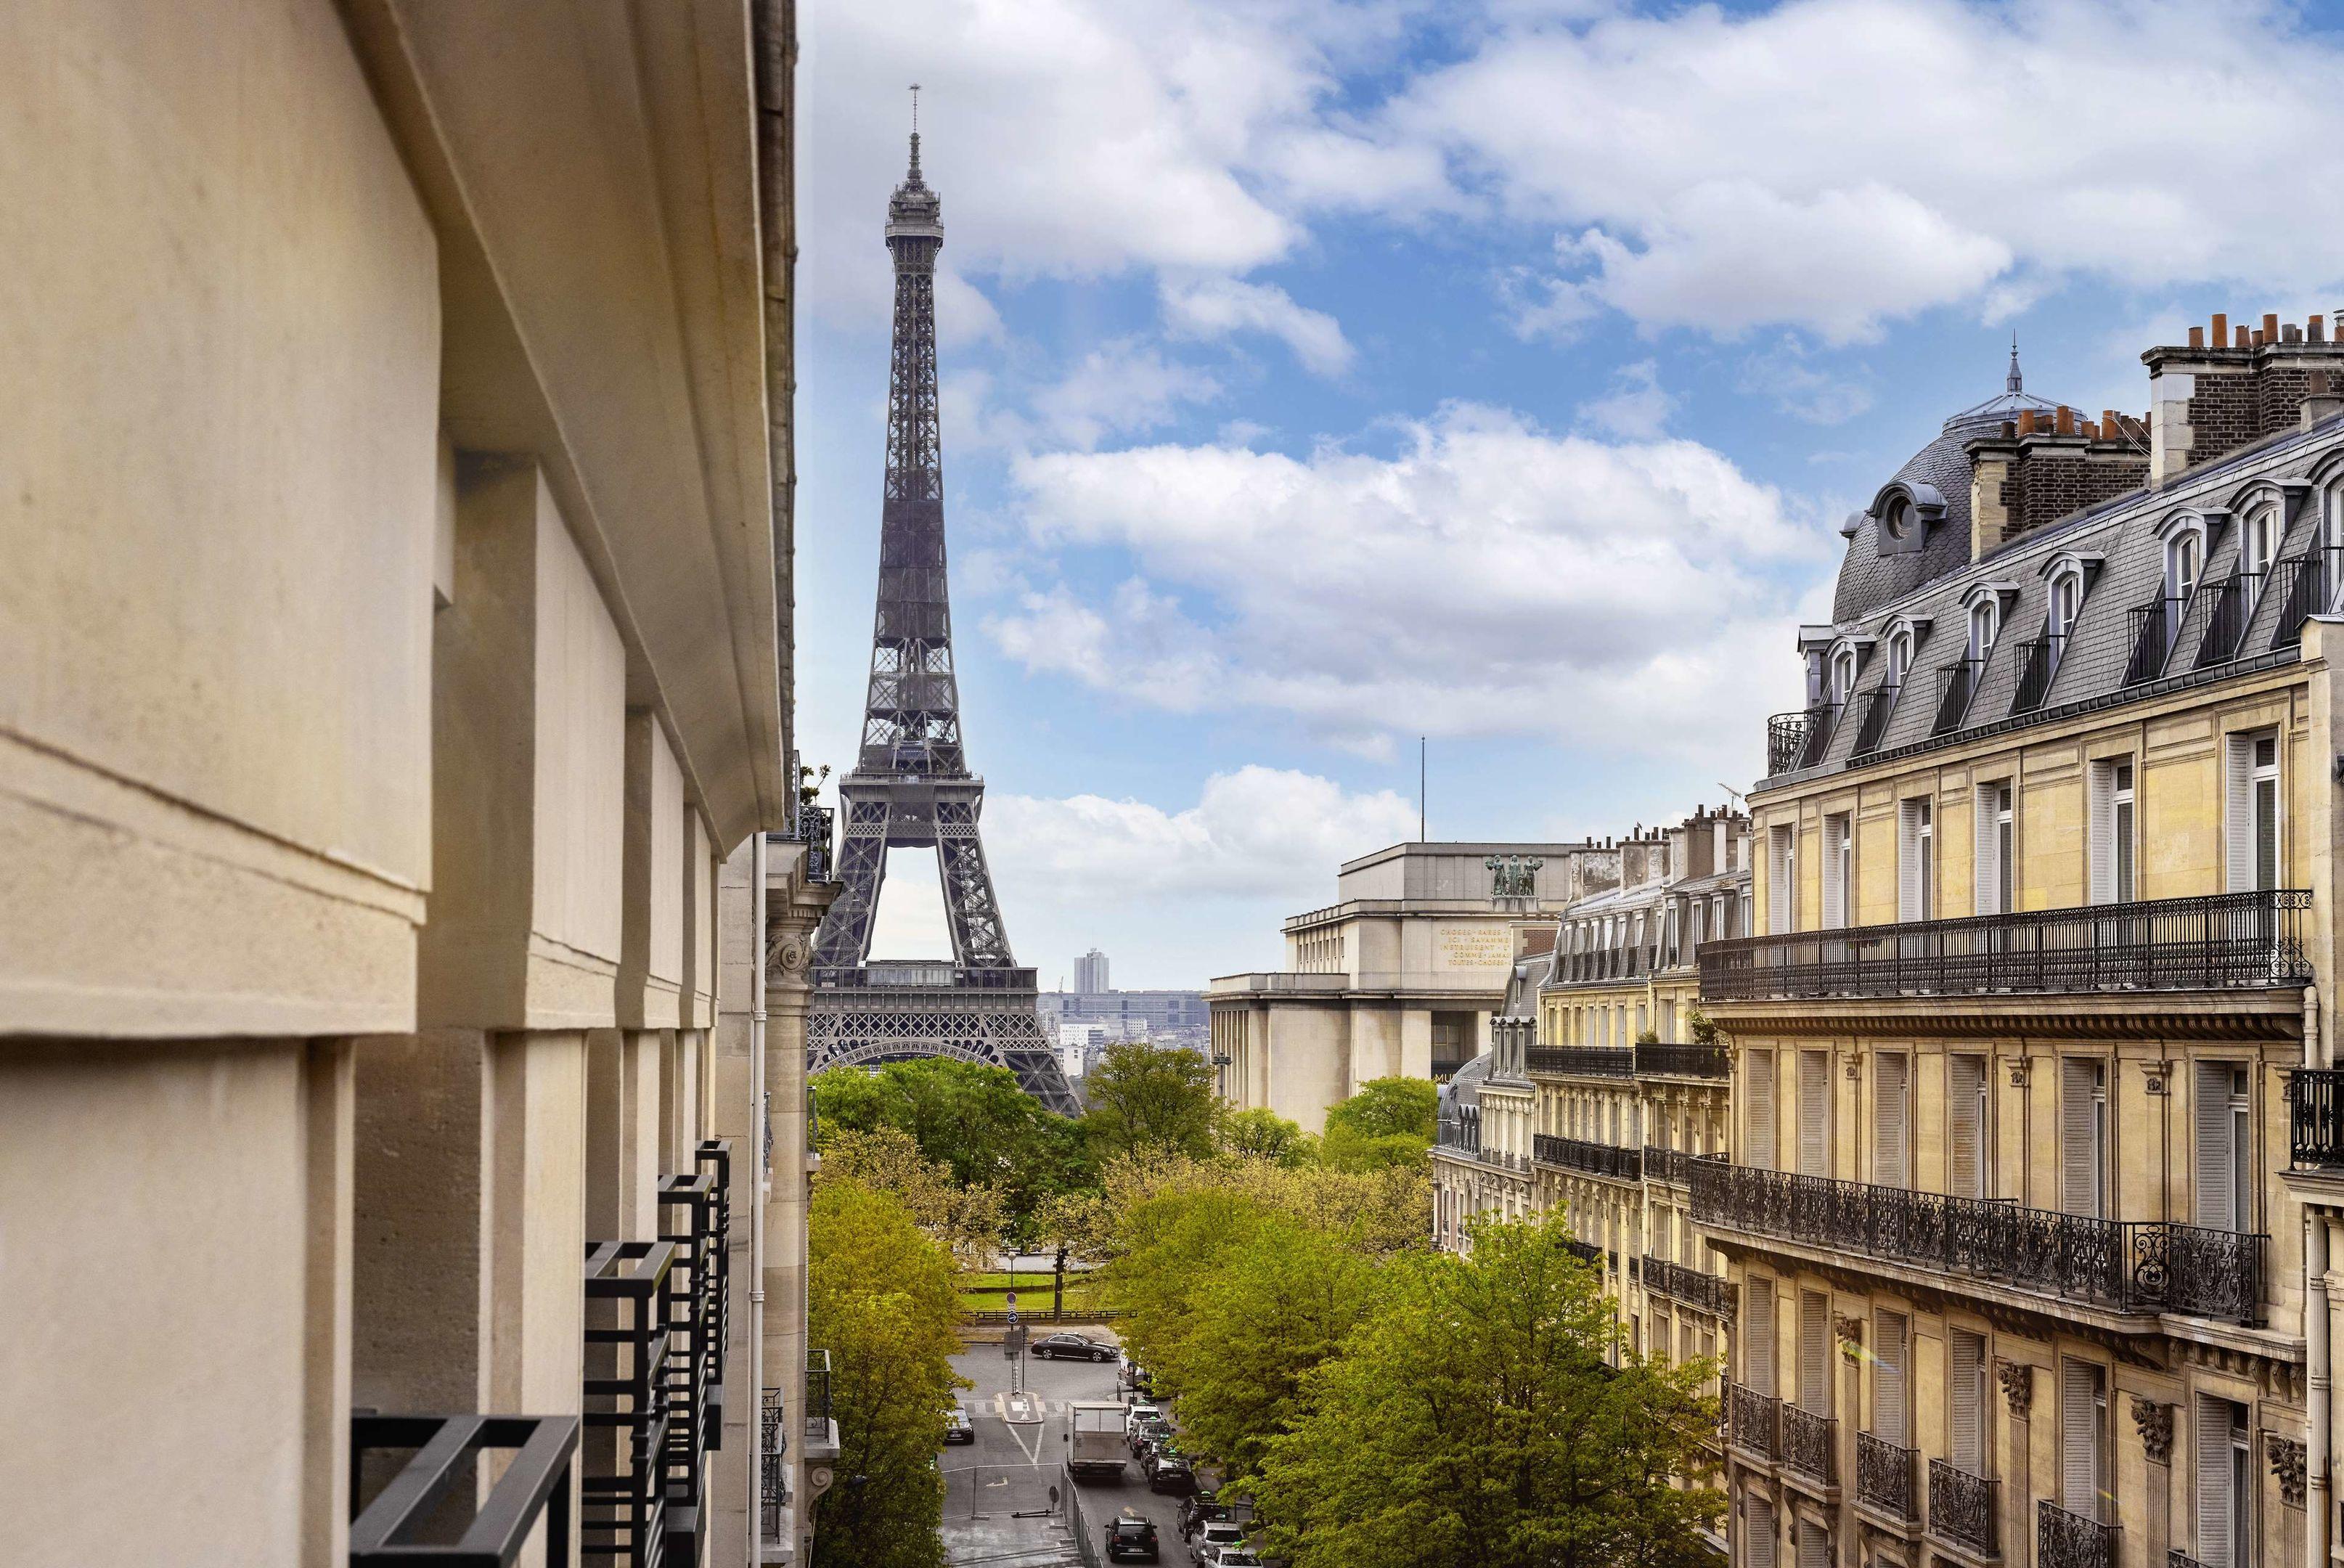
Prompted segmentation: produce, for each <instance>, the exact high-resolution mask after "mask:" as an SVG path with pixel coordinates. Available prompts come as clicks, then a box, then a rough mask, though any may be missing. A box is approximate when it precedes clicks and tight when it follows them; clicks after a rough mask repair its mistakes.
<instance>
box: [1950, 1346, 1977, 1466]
mask: <svg viewBox="0 0 2344 1568" xmlns="http://www.w3.org/2000/svg"><path fill="white" fill-rule="evenodd" d="M1951 1339H1952V1341H1953V1361H1954V1386H1953V1388H1952V1389H1951V1390H1950V1392H1951V1394H1952V1396H1953V1397H1952V1399H1951V1400H1950V1401H1947V1411H1948V1415H1949V1417H1950V1419H1951V1423H1952V1424H1951V1430H1950V1431H1948V1432H1947V1434H1946V1436H1947V1437H1948V1439H1949V1440H1950V1441H1949V1442H1948V1444H1947V1446H1948V1447H1950V1448H1951V1449H1952V1450H1953V1461H1954V1464H1955V1467H1956V1468H1958V1469H1962V1470H1965V1471H1967V1472H1970V1473H1971V1474H1972V1475H1984V1474H1985V1408H1984V1407H1985V1400H1984V1399H1983V1398H1982V1397H1981V1396H1982V1394H1983V1392H1984V1386H1985V1336H1984V1335H1981V1334H1974V1333H1971V1332H1970V1331H1969V1330H1967V1329H1955V1330H1953V1333H1952V1335H1951Z"/></svg>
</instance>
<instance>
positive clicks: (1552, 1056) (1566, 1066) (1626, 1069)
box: [1529, 1046, 1636, 1078]
mask: <svg viewBox="0 0 2344 1568" xmlns="http://www.w3.org/2000/svg"><path fill="white" fill-rule="evenodd" d="M1529 1064H1530V1069H1531V1071H1532V1072H1534V1073H1577V1074H1579V1075H1581V1076H1582V1077H1610V1078H1624V1077H1629V1076H1631V1075H1632V1074H1633V1073H1634V1072H1635V1070H1636V1053H1635V1052H1634V1051H1632V1050H1631V1049H1629V1048H1628V1047H1625V1046H1618V1047H1611V1046H1549V1047H1542V1048H1541V1049H1538V1050H1534V1051H1531V1052H1530V1053H1529Z"/></svg>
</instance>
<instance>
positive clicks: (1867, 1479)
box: [1855, 1431, 1921, 1520]
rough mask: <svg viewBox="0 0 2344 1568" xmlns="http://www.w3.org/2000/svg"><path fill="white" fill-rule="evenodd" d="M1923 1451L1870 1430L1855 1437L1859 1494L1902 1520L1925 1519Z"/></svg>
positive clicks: (1857, 1488)
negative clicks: (1923, 1504) (1922, 1484)
mask: <svg viewBox="0 0 2344 1568" xmlns="http://www.w3.org/2000/svg"><path fill="white" fill-rule="evenodd" d="M1920 1473H1921V1451H1920V1450H1919V1449H1917V1448H1899V1447H1898V1446H1897V1445H1896V1444H1894V1443H1893V1442H1889V1441H1888V1440H1887V1439H1886V1438H1884V1437H1876V1436H1874V1434H1873V1433H1871V1432H1868V1431H1860V1432H1857V1433H1856V1434H1855V1495H1856V1500H1857V1501H1858V1502H1868V1503H1870V1504H1871V1505H1872V1506H1873V1507H1874V1508H1877V1509H1879V1510H1880V1511H1881V1512H1884V1513H1887V1514H1890V1515H1893V1516H1894V1517H1895V1518H1898V1519H1904V1520H1917V1519H1919V1518H1920V1517H1921V1495H1920V1492H1921V1483H1920Z"/></svg>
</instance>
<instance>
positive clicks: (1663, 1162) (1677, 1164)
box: [1644, 1143, 1693, 1187]
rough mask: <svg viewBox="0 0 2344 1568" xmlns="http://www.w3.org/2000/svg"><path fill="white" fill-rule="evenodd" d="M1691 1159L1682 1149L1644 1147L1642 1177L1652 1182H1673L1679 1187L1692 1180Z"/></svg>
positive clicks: (1654, 1146)
mask: <svg viewBox="0 0 2344 1568" xmlns="http://www.w3.org/2000/svg"><path fill="white" fill-rule="evenodd" d="M1692 1161H1693V1157H1692V1155H1690V1154H1687V1153H1686V1152H1685V1151H1684V1150H1683V1149H1682V1148H1661V1147H1660V1145H1658V1144H1653V1143H1648V1144H1646V1145H1645V1146H1644V1176H1645V1178H1646V1179H1648V1180H1652V1181H1673V1182H1675V1183H1676V1184H1677V1185H1678V1186H1679V1187H1683V1186H1686V1185H1688V1184H1689V1183H1691V1182H1692Z"/></svg>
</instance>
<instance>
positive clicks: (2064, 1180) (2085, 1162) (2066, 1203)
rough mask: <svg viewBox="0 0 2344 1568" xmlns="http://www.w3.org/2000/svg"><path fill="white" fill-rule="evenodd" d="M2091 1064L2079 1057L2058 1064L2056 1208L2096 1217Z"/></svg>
mask: <svg viewBox="0 0 2344 1568" xmlns="http://www.w3.org/2000/svg"><path fill="white" fill-rule="evenodd" d="M2093 1082H2094V1075H2093V1064H2092V1063H2091V1062H2090V1061H2089V1060H2087V1059H2086V1058H2084V1057H2062V1058H2061V1059H2060V1062H2059V1207H2060V1208H2061V1209H2065V1210H2066V1212H2067V1213H2069V1214H2096V1213H2097V1211H2098V1209H2099V1207H2100V1205H2099V1181H2098V1177H2099V1171H2098V1170H2097V1169H2096V1168H2095V1167H2096V1160H2095V1158H2094V1155H2095V1153H2096V1150H2095V1149H2094V1148H2093V1147H2092V1143H2093V1138H2092V1087H2093Z"/></svg>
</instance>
